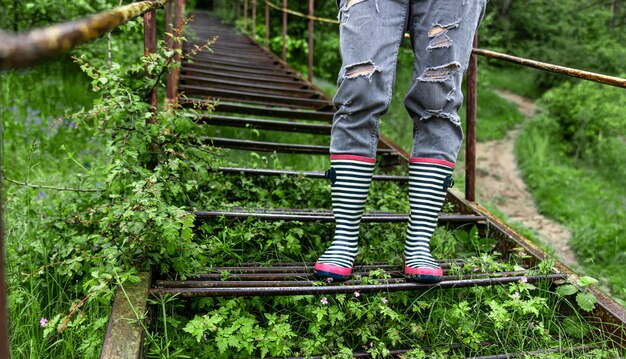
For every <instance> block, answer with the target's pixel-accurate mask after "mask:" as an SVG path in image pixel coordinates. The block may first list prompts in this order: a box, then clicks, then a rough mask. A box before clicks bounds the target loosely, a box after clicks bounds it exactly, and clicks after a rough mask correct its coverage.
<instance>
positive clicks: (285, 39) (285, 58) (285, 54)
mask: <svg viewBox="0 0 626 359" xmlns="http://www.w3.org/2000/svg"><path fill="white" fill-rule="evenodd" d="M286 10H287V0H283V61H285V62H287V11H286Z"/></svg>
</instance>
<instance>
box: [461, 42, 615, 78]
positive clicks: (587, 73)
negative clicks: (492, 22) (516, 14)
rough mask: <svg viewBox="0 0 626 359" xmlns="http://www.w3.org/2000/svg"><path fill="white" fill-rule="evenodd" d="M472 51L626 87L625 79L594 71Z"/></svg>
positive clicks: (490, 52)
mask: <svg viewBox="0 0 626 359" xmlns="http://www.w3.org/2000/svg"><path fill="white" fill-rule="evenodd" d="M472 53H474V54H476V55H481V56H485V57H488V58H491V59H498V60H503V61H507V62H512V63H514V64H518V65H522V66H527V67H532V68H535V69H539V70H543V71H548V72H553V73H557V74H561V75H565V76H570V77H576V78H579V79H583V80H588V81H593V82H598V83H601V84H606V85H611V86H616V87H621V88H626V79H624V78H620V77H615V76H607V75H602V74H599V73H596V72H590V71H583V70H578V69H574V68H571V67H565V66H559V65H554V64H550V63H547V62H541V61H535V60H530V59H525V58H523V57H517V56H512V55H507V54H503V53H500V52H496V51H490V50H485V49H476V48H475V49H474V50H473V51H472Z"/></svg>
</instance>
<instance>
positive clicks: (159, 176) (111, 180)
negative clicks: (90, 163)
mask: <svg viewBox="0 0 626 359" xmlns="http://www.w3.org/2000/svg"><path fill="white" fill-rule="evenodd" d="M182 40H183V39H182V38H176V41H182ZM209 45H210V43H207V44H205V45H204V46H201V47H197V48H196V50H194V53H196V52H198V51H202V50H204V49H206V48H208V46H209ZM160 48H161V49H164V50H163V51H162V52H160V53H159V52H157V53H155V54H150V55H147V56H145V57H143V58H142V61H141V62H140V63H138V64H135V65H133V66H129V67H125V68H122V67H120V66H119V65H113V66H112V68H111V70H110V71H99V70H97V69H95V68H93V67H92V66H90V65H89V64H87V63H85V62H84V61H82V60H80V59H77V62H79V64H80V65H81V68H82V69H83V70H84V71H85V72H86V73H87V74H88V75H89V76H90V77H91V78H92V79H93V82H92V83H93V85H94V89H96V90H97V91H99V92H100V93H101V94H102V97H101V98H100V99H99V100H98V101H97V102H96V104H95V105H94V107H93V108H92V109H91V110H90V111H89V112H86V113H84V114H83V115H82V116H81V117H82V119H83V123H84V124H89V125H90V126H93V129H94V132H95V133H96V134H97V135H98V136H99V137H100V138H105V139H106V155H107V157H108V158H110V159H111V161H110V163H109V164H108V165H107V167H106V178H105V191H104V192H103V196H102V200H103V203H102V204H100V206H99V207H98V208H95V209H91V210H89V211H87V213H85V214H83V215H82V216H81V217H82V218H81V220H82V223H83V224H86V225H89V226H90V227H91V228H92V229H93V232H95V233H99V234H100V235H101V236H102V237H103V238H104V239H105V240H104V242H105V243H108V244H109V246H110V247H111V248H114V252H115V255H116V256H117V257H118V258H119V262H120V263H124V264H126V265H132V266H143V267H144V268H148V267H151V266H158V267H160V269H161V270H162V271H168V270H170V269H174V270H175V271H176V272H178V273H179V274H185V273H189V272H190V271H193V270H194V269H196V268H198V267H199V266H200V265H201V264H202V263H201V259H198V258H199V256H198V255H197V254H198V253H202V252H203V248H201V247H199V246H198V245H197V244H195V242H194V241H193V240H192V239H193V227H194V221H195V218H194V216H193V215H192V214H190V212H189V211H188V209H189V208H190V207H191V204H192V201H193V199H192V197H193V194H194V193H196V192H197V191H198V190H199V187H200V185H201V184H202V182H203V181H204V180H205V178H207V172H208V169H209V168H210V166H211V164H212V163H213V162H214V159H215V156H216V154H217V151H218V150H216V149H214V148H213V147H210V145H209V144H207V142H206V139H205V137H204V136H203V131H202V128H201V127H200V126H198V125H197V123H196V122H195V121H196V119H197V118H199V112H200V111H206V110H210V109H207V108H202V109H198V108H192V109H182V108H177V107H176V106H169V107H167V108H164V109H160V110H159V111H154V109H152V108H151V106H150V105H149V104H148V103H147V102H146V99H147V97H148V94H149V93H150V91H151V90H152V88H154V87H156V86H158V85H159V84H160V83H161V82H162V79H163V77H164V75H165V74H166V73H167V70H168V69H170V68H171V67H172V66H173V65H172V64H173V56H174V55H175V51H174V50H167V48H166V47H165V46H164V44H161V46H160ZM180 55H183V54H182V53H180ZM146 72H147V73H148V78H146V76H145V73H146ZM155 112H156V113H155Z"/></svg>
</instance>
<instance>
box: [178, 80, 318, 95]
mask: <svg viewBox="0 0 626 359" xmlns="http://www.w3.org/2000/svg"><path fill="white" fill-rule="evenodd" d="M180 79H181V81H184V83H185V84H189V85H192V84H193V85H201V84H210V85H211V86H213V87H221V88H232V89H235V90H236V89H246V90H248V91H256V92H260V93H263V92H267V93H269V94H285V95H289V94H294V95H298V96H301V97H303V98H315V97H316V96H317V93H316V92H315V91H313V90H309V89H300V88H297V87H295V86H282V85H272V84H267V83H254V82H251V81H235V80H221V79H216V78H213V77H210V78H209V77H202V76H193V75H181V77H180ZM293 84H294V85H296V86H298V84H297V83H293Z"/></svg>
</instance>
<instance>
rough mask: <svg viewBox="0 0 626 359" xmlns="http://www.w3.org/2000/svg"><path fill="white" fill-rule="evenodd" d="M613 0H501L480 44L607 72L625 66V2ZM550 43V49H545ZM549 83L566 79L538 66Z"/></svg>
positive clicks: (543, 82)
mask: <svg viewBox="0 0 626 359" xmlns="http://www.w3.org/2000/svg"><path fill="white" fill-rule="evenodd" d="M618 3H620V2H619V1H618V2H616V1H612V0H584V1H580V0H563V1H558V2H552V1H544V0H530V1H524V2H520V1H497V2H490V3H489V5H488V7H487V14H486V17H485V21H484V22H483V24H482V25H481V30H480V34H479V37H480V39H481V44H482V45H481V46H482V47H485V48H489V49H493V50H496V51H504V52H506V53H511V54H514V55H516V56H522V57H529V58H532V59H536V60H540V61H546V62H551V63H555V64H559V65H564V66H570V67H575V68H580V69H584V70H590V71H598V72H602V73H609V74H618V73H621V72H623V66H622V61H621V59H623V58H624V56H625V55H626V52H625V51H626V49H625V48H624V47H623V46H622V45H621V44H622V43H623V42H624V40H625V38H624V26H626V23H624V21H623V19H624V11H626V10H625V7H624V6H619V4H618ZM546 49H550V51H546ZM536 74H537V82H538V84H539V85H540V86H541V87H543V88H544V89H548V88H550V87H552V86H554V85H555V84H557V83H559V82H562V81H563V78H562V77H561V78H559V77H557V76H556V75H550V74H547V73H542V72H537V73H536Z"/></svg>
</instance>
